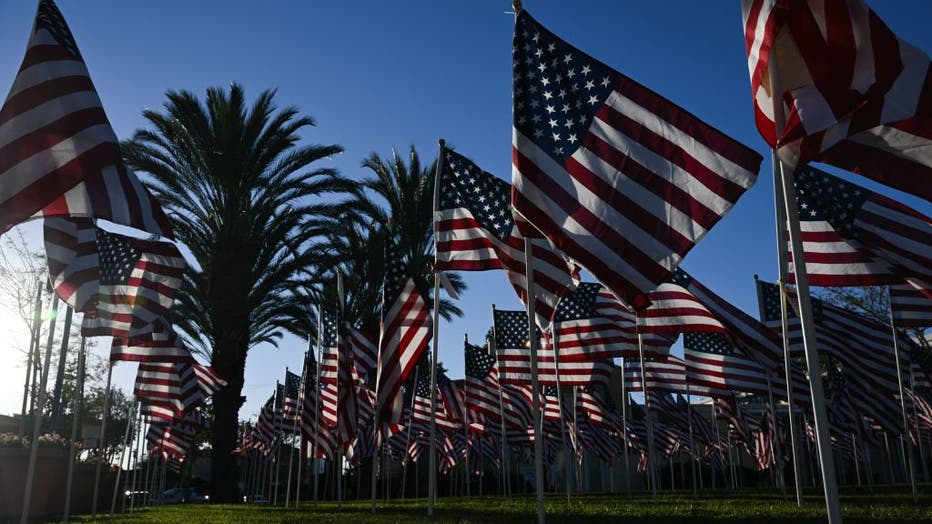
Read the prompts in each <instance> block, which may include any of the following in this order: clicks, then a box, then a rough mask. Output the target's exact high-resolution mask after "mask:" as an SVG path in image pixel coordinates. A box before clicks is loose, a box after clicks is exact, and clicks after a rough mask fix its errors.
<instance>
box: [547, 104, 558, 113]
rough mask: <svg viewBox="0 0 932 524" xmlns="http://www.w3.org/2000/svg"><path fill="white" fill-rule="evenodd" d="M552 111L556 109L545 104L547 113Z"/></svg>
mask: <svg viewBox="0 0 932 524" xmlns="http://www.w3.org/2000/svg"><path fill="white" fill-rule="evenodd" d="M554 111H556V108H554V107H553V106H547V113H549V114H553V112H554Z"/></svg>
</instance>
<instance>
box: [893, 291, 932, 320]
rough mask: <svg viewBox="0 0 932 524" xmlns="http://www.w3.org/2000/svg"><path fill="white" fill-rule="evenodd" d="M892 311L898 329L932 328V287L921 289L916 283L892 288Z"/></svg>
mask: <svg viewBox="0 0 932 524" xmlns="http://www.w3.org/2000/svg"><path fill="white" fill-rule="evenodd" d="M890 311H891V313H892V314H893V321H894V323H895V324H896V327H897V328H898V329H899V328H920V329H924V328H927V327H930V326H932V287H927V288H924V289H921V288H920V287H919V286H917V285H916V283H914V282H909V283H906V284H899V285H894V286H890Z"/></svg>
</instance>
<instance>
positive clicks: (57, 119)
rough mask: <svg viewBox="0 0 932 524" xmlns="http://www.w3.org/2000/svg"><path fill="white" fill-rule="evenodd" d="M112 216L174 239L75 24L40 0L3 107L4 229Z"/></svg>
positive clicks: (0, 215) (0, 205)
mask: <svg viewBox="0 0 932 524" xmlns="http://www.w3.org/2000/svg"><path fill="white" fill-rule="evenodd" d="M33 216H38V217H42V216H44V217H61V216H86V217H94V218H104V219H107V220H110V221H112V222H116V223H118V224H122V225H126V226H131V227H134V228H136V229H141V230H144V231H148V232H149V233H153V234H156V235H159V236H164V237H168V238H172V231H171V225H170V224H169V221H168V219H167V218H166V217H165V214H164V213H163V212H162V208H161V206H160V205H159V204H158V202H157V201H156V200H155V199H154V198H153V197H152V195H151V194H150V193H149V191H148V190H146V188H145V187H144V186H143V185H142V183H141V182H140V181H139V179H138V178H137V177H136V175H135V174H133V173H132V172H131V171H129V170H128V169H127V168H126V165H125V164H124V163H123V160H122V157H121V156H120V147H119V141H118V140H117V137H116V134H114V132H113V128H112V127H111V126H110V122H109V120H107V115H106V114H105V112H104V108H103V106H102V105H101V102H100V97H99V96H98V95H97V91H96V90H95V89H94V84H93V82H91V77H90V74H89V73H88V70H87V66H86V65H85V64H84V59H83V58H82V57H81V52H80V51H79V50H78V46H77V44H76V43H75V41H74V37H73V36H72V34H71V30H70V29H69V28H68V24H67V23H66V22H65V19H64V18H63V17H62V14H61V12H60V11H59V10H58V7H57V6H56V5H55V3H54V2H52V1H51V0H42V1H40V2H39V7H38V11H37V13H36V20H35V25H34V26H33V29H32V32H31V33H30V35H29V44H28V46H27V48H26V56H25V57H24V58H23V63H22V65H21V66H20V69H19V72H18V73H17V75H16V79H15V80H14V81H13V86H12V87H11V88H10V92H9V94H8V95H7V98H6V101H5V102H4V104H3V107H2V108H0V231H5V230H6V229H9V228H10V227H12V226H14V225H16V224H18V223H20V222H23V221H24V220H27V219H29V218H30V217H33Z"/></svg>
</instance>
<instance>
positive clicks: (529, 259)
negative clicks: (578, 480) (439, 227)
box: [515, 2, 547, 524]
mask: <svg viewBox="0 0 932 524" xmlns="http://www.w3.org/2000/svg"><path fill="white" fill-rule="evenodd" d="M515 6H516V7H515V13H516V14H517V12H518V10H520V9H521V4H520V2H516V3H515ZM532 250H533V246H532V244H531V239H530V238H529V237H528V236H525V237H524V266H525V276H526V278H527V291H526V294H527V315H528V317H527V321H528V341H529V342H530V352H531V388H532V389H533V391H531V402H532V403H533V405H532V406H531V412H532V414H533V415H534V477H535V481H536V484H537V522H538V524H544V523H545V522H547V510H546V508H545V506H544V439H543V434H544V431H543V424H542V420H541V418H542V417H541V413H540V381H539V380H538V375H537V350H538V347H539V346H540V337H539V336H538V333H537V322H536V311H535V304H534V303H535V302H536V297H535V296H534V255H533V252H532Z"/></svg>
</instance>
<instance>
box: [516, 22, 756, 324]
mask: <svg viewBox="0 0 932 524" xmlns="http://www.w3.org/2000/svg"><path fill="white" fill-rule="evenodd" d="M513 99H514V128H513V141H512V148H513V150H512V155H513V163H514V166H513V171H512V182H513V184H514V188H513V190H512V203H513V205H514V208H515V210H516V211H517V213H518V214H520V215H521V216H522V217H524V218H525V219H526V220H527V221H528V222H530V223H531V224H532V225H534V226H535V227H536V228H537V229H539V230H540V231H541V232H543V234H544V235H545V236H546V237H547V238H548V239H549V240H550V241H551V242H553V243H554V245H556V246H557V247H558V248H559V249H561V250H562V251H563V252H564V253H566V254H567V255H568V256H569V257H571V258H573V259H574V260H576V261H578V262H579V263H580V264H582V266H583V267H585V268H586V269H588V270H589V271H590V272H591V273H592V274H593V275H594V276H595V277H596V279H597V280H599V281H600V282H602V283H603V284H605V286H606V287H608V288H609V289H610V290H611V291H612V292H613V293H614V294H615V295H616V296H618V298H619V299H621V300H622V301H624V302H625V303H627V304H631V305H632V306H634V307H635V308H636V309H642V308H643V307H645V306H647V302H646V300H645V297H644V294H645V293H647V292H648V291H650V290H652V289H654V288H655V287H657V285H659V284H660V283H661V282H663V281H664V280H665V279H666V278H667V276H668V275H669V274H670V272H671V271H673V269H675V268H676V266H677V265H679V263H680V262H681V261H682V259H683V257H685V256H686V254H687V253H688V252H689V251H690V249H692V247H693V246H694V245H695V244H696V243H697V242H698V241H699V240H701V239H702V237H703V236H705V234H706V233H707V232H708V231H709V230H710V229H711V228H712V226H714V225H715V224H716V223H717V222H718V221H719V219H721V218H722V216H724V215H725V213H727V212H728V210H730V209H731V207H732V206H733V205H734V204H735V202H736V201H737V200H738V197H740V196H741V195H742V194H743V193H744V191H745V190H747V189H748V188H749V187H751V186H752V185H753V184H754V181H755V180H756V178H757V171H758V169H759V168H760V163H761V156H760V155H759V154H758V153H756V152H755V151H753V150H751V149H750V148H748V147H746V146H744V145H742V144H740V143H738V142H736V141H734V140H732V139H731V138H729V137H728V136H726V135H724V134H722V133H721V132H719V131H718V130H716V129H714V128H712V127H711V126H709V125H708V124H706V123H705V122H702V121H701V120H699V119H697V118H696V117H695V116H693V115H691V114H690V113H688V112H687V111H685V110H683V109H682V108H680V107H678V106H676V105H675V104H673V103H672V102H670V101H669V100H666V99H664V98H663V97H661V96H659V95H658V94H656V93H654V92H652V91H650V90H648V89H647V88H645V87H644V86H642V85H640V84H638V83H637V82H635V81H633V80H631V79H630V78H628V77H626V76H624V75H622V74H621V73H618V72H617V71H614V70H612V69H611V68H609V67H608V66H606V65H604V64H602V63H601V62H599V61H598V60H596V59H594V58H592V57H590V56H589V55H587V54H585V53H583V52H581V51H579V50H578V49H576V48H574V47H572V46H571V45H569V44H568V43H566V42H564V41H562V40H561V39H559V38H558V37H556V36H555V35H554V34H553V33H551V32H550V31H548V30H547V29H545V28H544V27H542V26H541V25H540V24H538V23H537V21H536V20H534V19H533V18H531V16H530V15H529V14H528V13H527V11H521V12H520V13H519V14H518V17H517V23H516V25H515V34H514V96H513Z"/></svg>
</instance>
